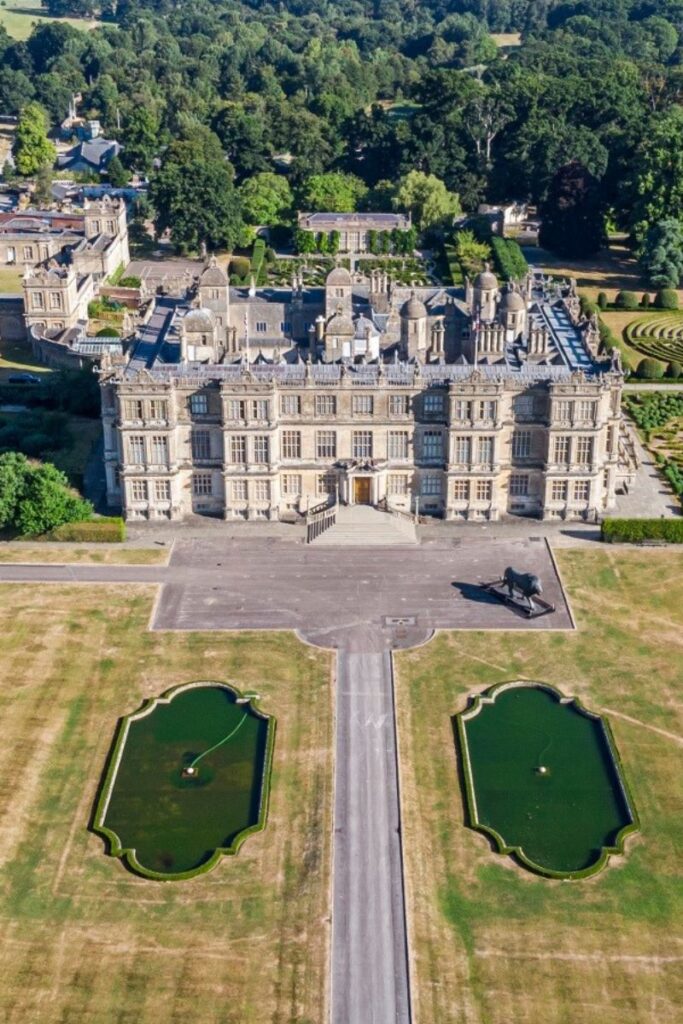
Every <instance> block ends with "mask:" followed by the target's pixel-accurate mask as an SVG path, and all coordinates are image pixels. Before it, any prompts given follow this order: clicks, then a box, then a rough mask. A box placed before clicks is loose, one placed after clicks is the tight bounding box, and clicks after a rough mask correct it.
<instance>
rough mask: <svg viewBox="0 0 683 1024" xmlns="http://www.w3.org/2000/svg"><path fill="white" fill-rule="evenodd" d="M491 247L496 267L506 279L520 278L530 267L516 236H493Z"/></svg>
mask: <svg viewBox="0 0 683 1024" xmlns="http://www.w3.org/2000/svg"><path fill="white" fill-rule="evenodd" d="M491 248H492V250H493V260H494V263H495V265H496V269H497V271H498V273H499V274H500V275H501V277H504V278H505V280H506V281H509V280H511V279H514V280H520V278H522V277H524V276H525V274H526V273H527V271H528V269H529V264H528V263H527V261H526V258H525V256H524V253H523V252H522V250H521V249H520V247H519V245H518V244H517V242H515V240H514V238H501V237H500V235H492V236H491Z"/></svg>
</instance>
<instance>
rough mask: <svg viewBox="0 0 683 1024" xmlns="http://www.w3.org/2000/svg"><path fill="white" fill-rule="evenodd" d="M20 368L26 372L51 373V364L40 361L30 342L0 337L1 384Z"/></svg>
mask: <svg viewBox="0 0 683 1024" xmlns="http://www.w3.org/2000/svg"><path fill="white" fill-rule="evenodd" d="M18 370H20V371H23V372H25V373H50V372H51V371H50V368H49V366H45V365H44V364H43V363H39V362H38V360H37V359H36V357H35V356H34V355H33V353H32V352H31V349H30V347H29V345H28V344H26V343H25V342H21V341H5V340H4V339H1V338H0V384H2V382H3V380H6V379H7V377H9V376H11V374H13V373H16V372H17V371H18Z"/></svg>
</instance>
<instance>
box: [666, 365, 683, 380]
mask: <svg viewBox="0 0 683 1024" xmlns="http://www.w3.org/2000/svg"><path fill="white" fill-rule="evenodd" d="M666 376H667V377H672V378H673V379H674V380H676V378H678V377H683V366H681V364H680V363H677V362H676V361H675V360H672V361H671V362H670V363H669V365H668V366H667V368H666Z"/></svg>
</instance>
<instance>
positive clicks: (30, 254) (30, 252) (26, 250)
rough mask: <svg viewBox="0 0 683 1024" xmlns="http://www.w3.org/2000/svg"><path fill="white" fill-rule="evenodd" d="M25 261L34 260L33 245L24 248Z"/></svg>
mask: <svg viewBox="0 0 683 1024" xmlns="http://www.w3.org/2000/svg"><path fill="white" fill-rule="evenodd" d="M24 259H25V260H32V259H33V246H32V245H25V246H24Z"/></svg>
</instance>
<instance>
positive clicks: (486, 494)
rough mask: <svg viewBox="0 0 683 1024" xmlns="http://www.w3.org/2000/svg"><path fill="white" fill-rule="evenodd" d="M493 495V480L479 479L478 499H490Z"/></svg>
mask: <svg viewBox="0 0 683 1024" xmlns="http://www.w3.org/2000/svg"><path fill="white" fill-rule="evenodd" d="M492 497H493V481H492V480H477V501H490V500H491V498H492Z"/></svg>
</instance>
